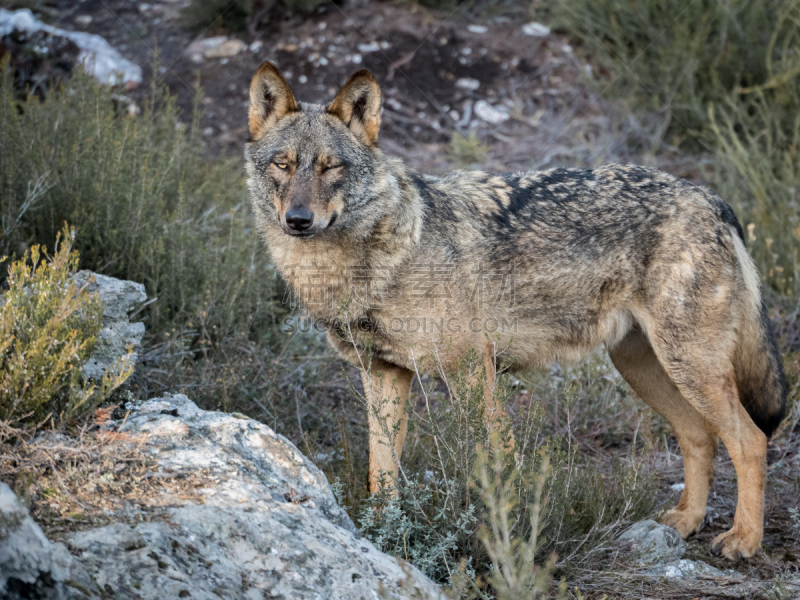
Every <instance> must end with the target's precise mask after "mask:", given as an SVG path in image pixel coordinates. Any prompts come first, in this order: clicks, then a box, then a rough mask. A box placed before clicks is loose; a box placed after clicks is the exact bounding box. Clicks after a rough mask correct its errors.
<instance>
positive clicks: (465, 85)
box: [456, 77, 481, 92]
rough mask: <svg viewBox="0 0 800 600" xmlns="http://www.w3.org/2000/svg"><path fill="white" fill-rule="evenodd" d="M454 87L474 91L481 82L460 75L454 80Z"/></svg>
mask: <svg viewBox="0 0 800 600" xmlns="http://www.w3.org/2000/svg"><path fill="white" fill-rule="evenodd" d="M456 87H457V88H458V89H460V90H469V91H471V92H474V91H475V90H477V89H478V88H479V87H481V82H480V81H478V80H477V79H472V78H470V77H462V78H461V79H458V80H457V81H456Z"/></svg>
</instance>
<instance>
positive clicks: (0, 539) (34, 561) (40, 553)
mask: <svg viewBox="0 0 800 600" xmlns="http://www.w3.org/2000/svg"><path fill="white" fill-rule="evenodd" d="M69 563H70V557H69V553H68V552H67V550H66V548H65V547H64V545H63V544H51V543H50V541H49V540H48V539H47V538H46V537H45V535H44V533H43V532H42V529H41V527H39V526H38V525H37V524H36V523H35V522H34V521H33V519H31V517H30V515H29V514H28V510H27V509H26V508H25V507H24V506H22V505H21V504H20V503H19V502H18V501H17V497H16V496H15V495H14V492H12V491H11V488H9V487H8V486H7V485H6V484H5V483H2V482H0V597H1V598H7V599H9V600H16V599H17V598H19V599H22V598H52V599H54V600H58V599H61V598H67V597H68V592H67V590H68V588H67V586H66V585H65V584H64V581H66V580H67V579H68V577H67V573H68V569H69Z"/></svg>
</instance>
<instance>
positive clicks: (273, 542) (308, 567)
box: [39, 395, 443, 600]
mask: <svg viewBox="0 0 800 600" xmlns="http://www.w3.org/2000/svg"><path fill="white" fill-rule="evenodd" d="M108 427H110V428H112V429H118V431H119V432H120V433H121V434H127V436H129V437H127V439H132V440H135V443H136V444H138V445H139V446H138V447H139V451H140V452H141V455H142V457H143V459H146V460H148V461H152V463H153V466H152V467H149V468H150V469H151V470H150V472H149V473H148V476H150V477H159V478H164V479H165V480H169V481H174V482H179V481H187V482H188V481H191V485H190V486H188V487H187V490H183V491H181V490H180V489H178V488H179V487H180V486H179V484H177V483H176V486H177V487H175V488H171V489H170V488H167V487H165V488H164V491H163V492H161V496H160V497H157V495H156V496H155V497H152V498H149V499H148V502H149V506H147V507H143V506H142V505H141V504H136V503H127V502H126V499H125V496H124V492H120V496H119V497H118V498H115V500H114V505H115V506H117V507H119V508H118V510H115V513H114V515H113V516H112V518H113V519H114V520H115V521H116V522H114V523H113V524H110V525H106V526H103V527H98V528H94V529H89V530H85V531H78V532H73V533H69V534H66V535H65V536H64V541H65V542H66V544H67V547H68V548H69V551H70V553H71V561H70V562H69V568H68V572H67V573H59V577H58V578H56V579H57V581H64V582H68V588H67V593H68V594H69V597H70V598H100V597H103V598H108V597H114V598H127V599H133V598H137V599H139V598H141V599H143V600H144V599H147V600H150V599H152V598H165V599H166V598H195V599H198V598H199V599H208V600H217V599H218V598H226V599H228V598H242V599H245V598H248V599H249V598H253V599H256V598H259V599H260V598H272V599H276V600H278V599H284V600H305V599H309V600H310V599H314V600H317V599H318V600H323V599H324V600H328V599H342V600H344V599H347V600H359V599H364V600H367V599H369V600H373V599H377V598H393V599H404V598H437V599H438V598H441V599H442V600H443V595H442V594H441V592H440V590H439V588H438V587H437V586H436V585H435V584H434V583H433V582H431V581H430V580H429V579H427V578H426V577H425V576H424V575H422V574H421V573H420V572H419V571H418V570H417V569H416V568H414V567H412V566H411V565H409V564H407V563H401V562H398V560H397V559H395V558H393V557H391V556H388V555H386V554H383V553H381V552H380V551H378V550H377V549H376V548H375V547H374V546H373V545H372V544H371V543H370V542H369V541H367V540H366V539H364V538H362V537H360V536H359V534H358V532H357V530H356V528H355V526H354V525H353V523H352V521H351V520H350V518H349V517H348V516H347V514H346V513H345V511H344V510H343V509H342V508H341V507H340V506H339V505H338V504H337V502H336V498H335V497H334V495H333V492H332V490H331V488H330V486H329V485H328V482H327V480H326V479H325V476H324V475H323V474H322V472H321V471H319V470H318V469H317V468H316V467H315V466H314V465H313V464H312V463H311V462H310V461H309V460H308V459H306V458H305V457H304V456H303V455H302V454H301V453H300V451H299V450H297V448H296V447H295V446H294V445H293V444H292V443H291V442H289V441H288V440H287V439H286V438H284V437H283V436H280V435H277V434H276V433H275V432H274V431H272V430H271V429H270V428H269V427H267V426H266V425H263V424H261V423H258V422H256V421H253V420H250V419H247V418H238V417H236V416H233V415H228V414H224V413H219V412H210V411H204V410H200V409H199V408H198V407H197V406H196V405H195V404H194V403H193V402H191V401H190V400H189V399H188V398H187V397H186V396H183V395H174V396H168V397H165V398H159V399H155V400H151V401H148V402H146V403H144V404H143V405H141V406H140V407H139V408H138V409H136V410H133V411H132V412H131V413H130V414H129V415H128V417H127V419H125V420H124V424H123V423H114V422H112V423H110V424H109V425H108ZM188 488H190V489H188ZM39 543H40V544H45V543H46V540H44V541H43V540H41V539H40V538H39ZM42 568H44V567H42ZM40 571H41V568H40Z"/></svg>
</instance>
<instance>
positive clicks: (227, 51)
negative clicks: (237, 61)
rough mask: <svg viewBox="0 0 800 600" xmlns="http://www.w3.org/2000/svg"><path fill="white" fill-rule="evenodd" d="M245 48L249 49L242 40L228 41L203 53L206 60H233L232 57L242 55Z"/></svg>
mask: <svg viewBox="0 0 800 600" xmlns="http://www.w3.org/2000/svg"><path fill="white" fill-rule="evenodd" d="M245 48H247V44H245V43H244V42H243V41H242V40H228V41H226V42H223V43H221V44H220V45H219V46H215V47H214V48H209V49H208V50H206V51H205V52H203V56H205V57H206V58H231V57H232V56H236V55H237V54H241V53H242V51H243V50H244V49H245Z"/></svg>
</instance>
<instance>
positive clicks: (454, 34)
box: [42, 0, 699, 178]
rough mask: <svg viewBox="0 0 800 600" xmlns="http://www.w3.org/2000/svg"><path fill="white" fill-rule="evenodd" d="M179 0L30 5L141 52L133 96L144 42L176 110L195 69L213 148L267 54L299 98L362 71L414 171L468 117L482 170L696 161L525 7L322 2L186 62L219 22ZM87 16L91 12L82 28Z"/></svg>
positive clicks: (436, 159) (235, 136)
mask: <svg viewBox="0 0 800 600" xmlns="http://www.w3.org/2000/svg"><path fill="white" fill-rule="evenodd" d="M181 6H182V2H180V0H178V1H175V0H166V1H164V2H149V3H141V2H132V1H130V0H82V1H80V2H69V1H59V2H51V3H48V4H47V5H46V6H45V7H43V13H42V16H43V18H45V19H46V20H48V21H49V22H51V23H52V24H54V25H57V26H61V27H65V28H69V29H84V30H86V31H89V32H91V33H97V34H99V35H102V36H104V37H105V38H106V39H107V40H108V41H109V42H110V43H111V44H112V45H113V46H114V47H115V48H117V49H118V50H119V51H120V52H121V53H122V54H123V55H124V56H125V57H126V58H128V59H130V60H133V61H134V62H136V63H137V64H139V65H141V66H142V67H143V68H144V70H145V74H146V75H145V79H146V81H145V83H144V84H143V85H142V86H140V87H139V89H138V90H134V91H132V92H131V93H130V96H131V97H133V98H139V99H141V98H142V97H143V96H144V95H145V94H146V93H147V80H148V79H149V78H150V77H151V76H152V70H151V69H150V65H151V62H152V56H153V52H154V51H155V50H156V49H157V51H158V54H159V59H160V65H161V66H160V71H161V76H162V77H163V79H164V81H165V82H166V83H167V84H168V85H169V87H170V89H171V90H172V92H173V93H175V94H177V96H178V98H179V104H180V105H181V106H182V107H183V108H184V110H185V112H186V113H187V114H188V113H189V111H190V108H191V102H192V98H193V97H194V86H195V83H196V82H197V81H199V82H200V85H201V86H202V88H203V92H204V98H203V108H204V109H205V112H206V115H205V118H204V121H203V128H204V135H205V139H206V140H207V143H208V147H209V151H210V152H211V153H212V154H220V153H222V154H232V155H238V154H240V152H241V147H242V144H243V143H244V142H246V141H247V136H248V134H247V128H246V124H247V118H246V115H247V106H248V94H247V92H248V85H249V81H250V77H251V76H252V74H253V72H254V71H255V69H256V68H257V67H258V65H259V64H260V63H261V62H262V61H264V60H270V61H272V62H274V63H275V64H276V65H278V67H279V68H280V69H281V70H282V71H283V73H284V74H285V76H286V78H287V80H288V81H289V83H290V85H291V86H292V88H293V90H294V92H295V95H296V96H297V97H298V99H299V100H300V101H305V102H313V103H326V102H329V101H330V100H331V99H332V98H333V96H334V94H335V93H336V91H337V90H338V89H339V87H340V86H341V85H342V84H343V83H344V82H345V81H346V80H347V77H349V75H350V74H352V73H353V72H355V71H356V70H358V69H361V68H367V69H369V70H370V71H372V72H373V73H374V74H375V76H376V77H377V78H378V81H379V82H380V83H381V88H382V92H383V98H384V102H383V109H384V112H383V123H382V131H381V143H382V146H383V148H384V149H385V151H386V152H388V153H391V154H394V155H398V156H401V157H403V158H404V159H406V160H407V161H408V162H409V163H410V164H411V165H412V166H413V167H415V168H417V169H420V170H423V171H427V172H431V173H439V172H446V171H448V170H450V169H452V168H453V164H452V162H450V161H448V160H447V158H446V149H447V145H448V144H449V142H450V138H451V136H452V134H453V132H459V133H461V134H463V135H466V134H467V133H468V132H469V131H471V130H475V131H476V134H477V137H478V139H479V140H480V141H481V142H482V143H483V144H485V145H486V146H488V148H489V151H488V156H487V158H486V160H485V161H484V162H483V166H484V167H485V168H488V169H492V170H494V171H515V170H527V169H531V168H537V169H541V168H548V167H553V166H559V165H572V166H575V165H589V166H590V165H598V164H602V163H604V162H612V161H628V160H635V161H637V162H646V163H651V164H655V163H656V162H657V163H658V164H659V165H660V166H664V167H669V170H670V171H671V172H673V173H675V174H676V175H681V176H686V177H691V178H697V177H698V176H699V172H698V171H697V162H696V161H694V160H688V159H686V158H685V157H680V156H676V155H673V154H671V153H670V152H669V150H668V149H666V148H665V147H664V146H663V144H661V143H660V141H658V136H657V134H658V128H659V125H661V124H662V123H661V122H660V121H659V119H658V117H657V116H656V117H655V118H654V119H653V120H652V122H649V123H642V122H639V121H638V120H637V119H636V118H635V117H633V116H632V115H631V114H629V112H628V111H626V110H625V109H624V108H622V107H618V106H609V104H608V103H607V102H606V101H605V100H603V98H602V97H601V94H600V93H598V92H599V91H602V88H600V89H595V88H597V87H598V86H597V85H592V84H593V83H595V84H596V83H597V81H598V80H599V78H602V77H603V74H602V73H596V72H595V71H596V67H593V66H592V64H591V62H590V61H589V60H587V57H584V56H582V55H581V51H580V49H579V48H573V47H572V46H571V45H570V40H569V39H568V38H567V37H566V36H564V35H560V34H557V33H555V34H551V35H549V36H546V37H535V36H530V35H525V34H524V33H523V31H522V29H521V25H522V24H523V23H525V22H526V20H528V19H527V18H526V16H525V15H524V14H520V15H517V16H514V17H508V16H506V17H499V18H494V19H486V20H484V21H481V22H477V21H474V20H473V19H468V18H464V17H463V15H461V13H460V12H453V13H451V14H449V15H448V14H438V13H431V12H429V11H427V10H426V9H424V8H421V7H419V6H414V5H410V4H390V3H363V2H349V3H345V4H344V5H342V6H338V5H335V4H330V5H327V6H325V7H323V8H322V9H319V10H318V11H317V12H316V13H314V14H313V15H311V16H304V17H298V16H295V17H289V18H286V19H284V20H280V21H276V22H272V23H269V24H267V25H265V26H263V27H262V28H261V29H260V30H258V32H257V34H256V35H255V36H251V35H249V34H229V35H231V37H232V38H236V39H241V40H242V41H244V42H245V43H246V44H247V45H248V47H247V48H246V49H245V50H244V51H242V52H241V53H239V54H237V55H236V56H232V57H229V58H207V59H203V60H200V61H195V60H193V59H192V56H191V55H189V54H187V52H186V51H187V48H189V45H190V44H191V43H192V42H193V41H195V40H197V39H202V38H207V37H211V36H214V35H220V34H222V35H224V34H225V32H224V31H222V30H219V29H218V28H216V27H212V28H210V29H207V30H205V31H201V32H192V31H188V30H187V29H186V28H184V27H182V26H181V20H180V17H179V9H180V7H181ZM87 16H89V17H91V22H89V24H88V25H84V26H83V27H81V25H80V24H81V23H85V21H84V20H83V19H82V17H83V18H85V17H87ZM476 25H477V26H478V28H477V29H476V28H475V26H476ZM470 26H472V29H470ZM481 27H484V28H485V32H482V30H481ZM480 100H483V101H485V102H488V103H489V104H490V105H492V106H494V107H497V106H503V107H505V110H506V111H507V112H508V114H509V115H510V118H509V119H508V120H506V121H505V122H503V123H500V124H494V125H493V124H490V123H487V122H485V121H483V120H482V119H480V118H479V117H477V116H476V115H475V110H474V107H475V103H476V102H478V101H480ZM656 153H657V154H658V160H657V161H656V159H655V158H654V156H655V154H656ZM456 166H461V165H456ZM465 166H468V165H465Z"/></svg>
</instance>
